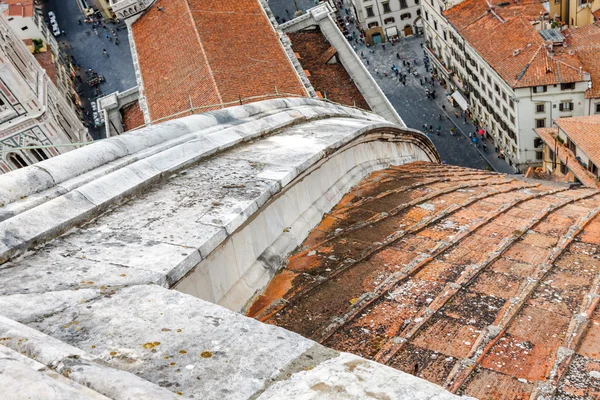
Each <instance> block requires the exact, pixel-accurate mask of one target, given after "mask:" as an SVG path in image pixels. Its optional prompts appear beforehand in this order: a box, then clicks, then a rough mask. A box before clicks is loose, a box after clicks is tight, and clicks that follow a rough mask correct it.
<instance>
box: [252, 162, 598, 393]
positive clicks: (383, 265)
mask: <svg viewBox="0 0 600 400" xmlns="http://www.w3.org/2000/svg"><path fill="white" fill-rule="evenodd" d="M599 212H600V192H598V191H597V190H594V189H589V188H575V189H569V188H568V186H565V185H564V184H554V183H549V182H540V181H532V180H520V179H518V178H516V177H514V176H507V175H502V174H495V173H490V172H485V171H479V170H470V169H464V168H459V167H451V166H444V165H435V164H426V163H412V164H408V165H403V166H400V167H392V168H389V169H386V170H383V171H378V172H374V173H373V174H371V175H370V176H369V177H368V178H366V179H364V180H363V181H362V182H361V183H359V184H358V185H357V186H356V187H355V188H354V189H353V190H352V191H351V192H350V193H348V194H347V195H345V196H344V197H343V198H342V200H341V201H340V202H339V203H338V205H337V206H336V207H335V208H334V209H333V210H332V211H331V212H330V213H328V214H327V215H326V216H325V217H324V218H323V220H322V221H321V223H320V224H319V225H318V226H317V227H316V228H315V229H314V230H312V232H311V233H310V234H309V236H308V238H307V239H306V240H305V241H304V243H303V244H302V245H301V246H300V247H299V249H298V250H297V252H296V253H295V254H294V255H292V256H291V257H289V259H288V263H287V266H286V267H285V269H283V270H282V271H281V272H280V273H279V274H278V275H276V276H275V278H274V279H273V280H272V281H271V283H270V284H269V286H268V287H267V289H266V290H265V292H264V293H263V294H262V295H261V296H259V297H258V298H257V299H256V301H255V302H254V304H253V305H252V306H251V307H250V310H249V313H248V314H249V315H251V316H254V317H256V318H257V319H259V320H260V321H263V322H266V323H269V324H274V325H277V326H281V327H284V328H286V329H289V330H292V331H294V332H297V333H300V334H301V335H303V336H304V337H307V338H310V339H312V340H315V341H317V342H319V343H321V344H324V345H325V346H328V347H331V348H334V349H336V350H338V351H344V352H350V353H353V354H356V355H359V356H361V357H365V358H367V359H372V360H375V361H378V362H380V363H383V364H386V365H389V366H392V367H394V368H397V369H400V370H402V371H405V372H407V373H410V374H414V375H415V376H418V377H421V378H424V379H427V380H429V381H431V382H433V383H436V384H438V385H441V386H443V387H446V388H447V389H448V390H450V391H451V392H455V393H459V394H465V395H469V396H473V397H476V398H479V399H494V400H498V399H525V398H569V399H587V398H595V397H598V396H599V395H600V352H598V350H597V349H598V348H599V346H600V310H599V307H598V294H599V291H600V286H599V285H600V283H599V282H600V275H599V273H600V217H599V216H598V213H599ZM530 396H531V397H530ZM554 396H555V397H554Z"/></svg>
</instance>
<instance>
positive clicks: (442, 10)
mask: <svg viewBox="0 0 600 400" xmlns="http://www.w3.org/2000/svg"><path fill="white" fill-rule="evenodd" d="M443 13H444V9H443V8H442V6H440V14H443Z"/></svg>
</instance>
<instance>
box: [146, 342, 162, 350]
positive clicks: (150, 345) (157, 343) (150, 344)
mask: <svg viewBox="0 0 600 400" xmlns="http://www.w3.org/2000/svg"><path fill="white" fill-rule="evenodd" d="M159 344H160V342H148V343H144V344H143V345H142V347H143V348H145V349H153V348H155V347H156V346H158V345H159Z"/></svg>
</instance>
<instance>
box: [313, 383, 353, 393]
mask: <svg viewBox="0 0 600 400" xmlns="http://www.w3.org/2000/svg"><path fill="white" fill-rule="evenodd" d="M310 389H311V390H313V391H315V392H322V393H347V392H346V389H345V388H344V387H343V386H331V385H328V384H326V383H323V382H320V383H317V384H316V385H312V386H311V387H310Z"/></svg>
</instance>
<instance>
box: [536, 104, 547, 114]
mask: <svg viewBox="0 0 600 400" xmlns="http://www.w3.org/2000/svg"><path fill="white" fill-rule="evenodd" d="M545 111H546V105H545V104H544V103H541V104H536V105H535V112H536V113H543V112H545Z"/></svg>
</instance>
